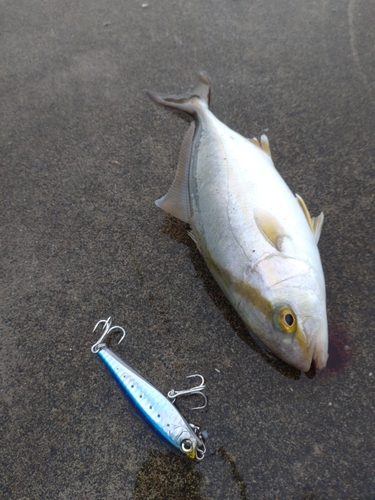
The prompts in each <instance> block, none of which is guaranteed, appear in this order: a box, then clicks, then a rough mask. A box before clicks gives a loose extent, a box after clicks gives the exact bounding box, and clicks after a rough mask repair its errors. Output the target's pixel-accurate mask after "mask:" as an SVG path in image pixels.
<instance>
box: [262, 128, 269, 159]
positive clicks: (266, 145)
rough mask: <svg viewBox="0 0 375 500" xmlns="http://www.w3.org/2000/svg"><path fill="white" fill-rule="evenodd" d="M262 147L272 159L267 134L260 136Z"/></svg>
mask: <svg viewBox="0 0 375 500" xmlns="http://www.w3.org/2000/svg"><path fill="white" fill-rule="evenodd" d="M260 147H261V148H262V149H263V151H264V152H265V153H266V155H268V156H269V157H270V158H271V159H272V156H271V149H270V143H269V142H268V137H267V136H266V134H262V135H261V136H260Z"/></svg>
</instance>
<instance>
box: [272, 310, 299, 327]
mask: <svg viewBox="0 0 375 500" xmlns="http://www.w3.org/2000/svg"><path fill="white" fill-rule="evenodd" d="M274 320H275V323H276V326H277V327H278V328H279V329H280V330H281V331H282V332H284V333H293V332H294V331H295V329H296V327H297V320H296V317H295V314H294V312H293V311H292V310H291V309H290V307H288V306H283V307H280V309H278V310H277V311H276V313H275V316H274Z"/></svg>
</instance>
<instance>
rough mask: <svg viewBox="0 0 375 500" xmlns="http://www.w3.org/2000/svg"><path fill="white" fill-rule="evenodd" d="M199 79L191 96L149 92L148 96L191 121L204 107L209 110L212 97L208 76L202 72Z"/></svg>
mask: <svg viewBox="0 0 375 500" xmlns="http://www.w3.org/2000/svg"><path fill="white" fill-rule="evenodd" d="M198 77H199V80H198V83H197V85H196V86H195V87H194V89H193V91H192V92H191V93H190V94H185V95H168V94H159V93H157V92H151V91H149V90H148V91H147V95H148V96H149V98H150V99H151V100H152V101H154V102H155V103H156V104H159V105H160V106H163V107H165V108H169V109H171V110H172V111H174V112H175V113H178V114H182V115H183V116H185V117H186V116H187V117H188V118H190V119H191V118H195V117H196V116H197V114H198V112H199V109H200V108H201V107H202V106H203V107H205V108H208V106H209V104H210V95H211V82H210V79H209V78H208V76H207V74H206V73H204V72H201V73H199V75H198Z"/></svg>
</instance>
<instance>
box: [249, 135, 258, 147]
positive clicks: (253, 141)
mask: <svg viewBox="0 0 375 500" xmlns="http://www.w3.org/2000/svg"><path fill="white" fill-rule="evenodd" d="M249 141H250V142H252V143H253V144H254V146H258V148H261V146H260V143H259V141H258V139H257V138H256V137H253V138H252V139H249Z"/></svg>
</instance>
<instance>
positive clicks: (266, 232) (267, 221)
mask: <svg viewBox="0 0 375 500" xmlns="http://www.w3.org/2000/svg"><path fill="white" fill-rule="evenodd" d="M254 218H255V222H256V223H257V226H258V227H259V229H260V231H261V233H262V234H263V236H264V237H265V238H266V240H267V241H268V242H269V243H271V245H272V246H274V247H275V248H276V250H278V251H279V252H281V247H282V244H283V240H284V238H286V237H287V236H288V235H287V234H286V231H285V230H284V228H283V227H282V225H281V224H280V222H279V221H278V220H277V219H276V217H275V216H274V215H272V214H270V213H269V212H267V211H266V210H263V209H262V208H255V209H254Z"/></svg>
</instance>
